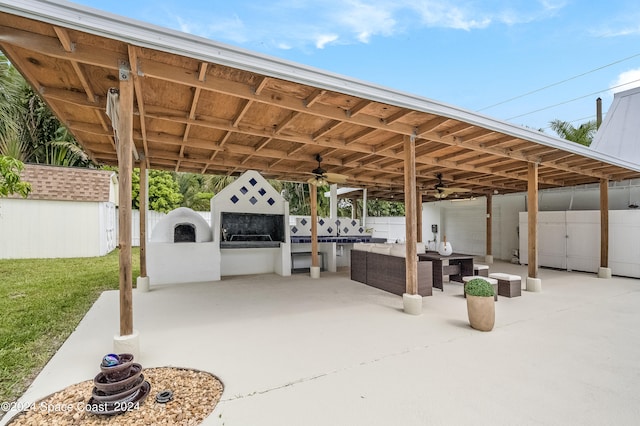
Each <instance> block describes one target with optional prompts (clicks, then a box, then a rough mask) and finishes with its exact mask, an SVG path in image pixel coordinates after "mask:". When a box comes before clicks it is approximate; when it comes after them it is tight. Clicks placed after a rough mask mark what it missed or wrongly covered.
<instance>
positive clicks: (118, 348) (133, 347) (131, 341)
mask: <svg viewBox="0 0 640 426" xmlns="http://www.w3.org/2000/svg"><path fill="white" fill-rule="evenodd" d="M113 353H115V354H132V355H133V359H135V360H137V362H140V334H138V331H137V330H133V334H127V335H125V336H113Z"/></svg>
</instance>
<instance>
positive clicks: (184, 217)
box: [150, 207, 212, 243]
mask: <svg viewBox="0 0 640 426" xmlns="http://www.w3.org/2000/svg"><path fill="white" fill-rule="evenodd" d="M206 241H212V235H211V228H210V227H209V224H208V223H207V221H206V220H205V219H204V218H203V217H202V216H200V215H199V214H198V213H196V212H194V211H193V210H191V209H189V208H186V207H180V208H177V209H175V210H173V211H171V212H169V214H167V215H166V216H165V217H163V218H162V219H161V220H160V221H159V222H158V223H157V224H156V226H155V227H154V228H153V231H152V233H151V239H150V242H157V243H200V242H206Z"/></svg>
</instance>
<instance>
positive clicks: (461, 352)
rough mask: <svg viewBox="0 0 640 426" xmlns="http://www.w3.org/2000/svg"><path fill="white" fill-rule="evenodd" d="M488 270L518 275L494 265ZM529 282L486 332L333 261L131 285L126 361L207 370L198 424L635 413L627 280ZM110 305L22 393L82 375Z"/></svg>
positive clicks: (638, 338)
mask: <svg viewBox="0 0 640 426" xmlns="http://www.w3.org/2000/svg"><path fill="white" fill-rule="evenodd" d="M491 271H492V272H510V273H517V274H520V275H522V276H523V277H525V276H526V266H519V265H513V264H509V263H503V262H496V263H495V264H493V265H492V266H491ZM540 278H541V279H542V292H541V293H530V292H526V291H523V292H522V296H521V297H517V298H512V299H508V298H505V297H500V298H499V301H498V303H497V304H496V326H495V328H494V330H493V331H492V332H490V333H482V332H479V331H476V330H473V329H471V328H470V327H469V325H468V321H467V312H466V304H465V300H464V298H463V297H462V285H461V284H458V283H453V282H452V283H446V284H445V290H444V292H440V291H439V290H435V291H434V294H433V296H431V297H426V298H424V303H423V314H422V315H421V316H411V315H407V314H404V313H403V312H402V298H401V297H399V296H395V295H392V294H389V293H386V292H383V291H380V290H377V289H374V288H371V287H368V286H365V285H363V284H360V283H357V282H354V281H351V280H350V279H349V272H348V270H345V271H340V272H338V273H324V272H323V273H322V276H321V278H320V279H319V280H313V279H311V278H310V277H308V276H307V275H306V274H295V275H293V276H291V277H280V276H277V275H261V276H243V277H228V278H225V279H223V280H222V281H220V282H213V283H198V284H183V285H172V286H164V287H158V288H153V289H152V290H151V291H150V292H149V293H137V292H136V291H134V324H135V328H136V330H138V331H139V333H140V341H141V356H140V358H141V359H139V360H138V361H139V362H140V363H141V364H142V365H143V367H145V368H146V367H161V366H178V367H187V368H195V369H200V370H205V371H208V372H211V373H213V374H215V375H216V376H217V377H219V378H220V379H221V380H222V381H223V383H224V384H225V391H224V394H223V395H222V400H221V402H220V403H219V404H218V406H217V407H216V409H215V410H214V412H213V413H212V415H210V416H209V417H208V418H207V419H206V420H205V422H204V423H203V424H206V425H226V426H233V425H239V426H249V425H278V426H283V425H333V426H335V425H368V426H369V425H385V426H388V425H404V426H409V425H479V424H494V425H604V424H609V425H614V424H615V425H632V424H633V425H635V424H638V422H639V421H640V404H639V403H638V401H639V397H638V395H640V363H639V362H638V361H639V360H640V280H637V279H630V278H619V277H614V278H612V279H608V280H605V279H599V278H597V277H596V275H594V274H587V273H575V272H566V271H555V270H549V269H540ZM118 309H119V308H118V293H117V292H115V291H109V292H105V293H103V294H102V295H101V296H100V298H99V299H98V301H97V302H96V303H95V304H94V306H93V307H92V308H91V309H90V310H89V312H88V313H87V315H86V316H85V318H84V319H83V320H82V322H81V323H80V324H79V325H78V328H77V329H76V330H75V331H74V333H73V334H72V335H71V336H70V337H69V339H68V340H67V341H66V342H65V343H64V345H63V346H62V347H61V348H60V350H59V351H58V352H57V353H56V354H55V356H54V357H53V358H52V359H51V360H50V362H49V363H48V364H47V366H46V367H45V368H44V369H43V371H42V372H41V373H40V375H39V376H38V377H37V378H36V379H35V381H34V382H33V384H32V386H31V387H30V388H29V389H28V391H27V392H26V393H25V395H24V396H23V400H26V401H36V400H38V399H40V398H42V397H45V396H47V395H49V394H51V393H53V392H55V391H58V390H61V389H63V388H65V387H66V386H68V385H71V384H74V383H77V382H81V381H84V380H87V379H91V378H92V377H93V376H95V374H97V372H98V364H99V361H100V359H101V358H102V356H103V355H104V354H105V353H108V352H111V351H112V341H113V336H114V335H115V334H117V331H118V318H119V310H118ZM152 394H153V390H152ZM8 420H9V418H8V415H7V416H5V418H3V419H2V420H1V421H0V424H5V423H6V422H7V421H8Z"/></svg>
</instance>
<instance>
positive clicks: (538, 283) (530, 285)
mask: <svg viewBox="0 0 640 426" xmlns="http://www.w3.org/2000/svg"><path fill="white" fill-rule="evenodd" d="M527 291H532V292H535V293H539V292H540V291H542V280H541V279H540V278H531V277H527Z"/></svg>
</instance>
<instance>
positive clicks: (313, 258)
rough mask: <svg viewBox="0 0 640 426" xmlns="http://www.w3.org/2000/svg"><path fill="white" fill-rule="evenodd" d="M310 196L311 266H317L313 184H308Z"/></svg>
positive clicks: (316, 227)
mask: <svg viewBox="0 0 640 426" xmlns="http://www.w3.org/2000/svg"><path fill="white" fill-rule="evenodd" d="M309 196H310V198H311V266H314V267H318V266H320V262H319V261H318V191H317V188H316V186H315V185H311V184H309Z"/></svg>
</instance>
